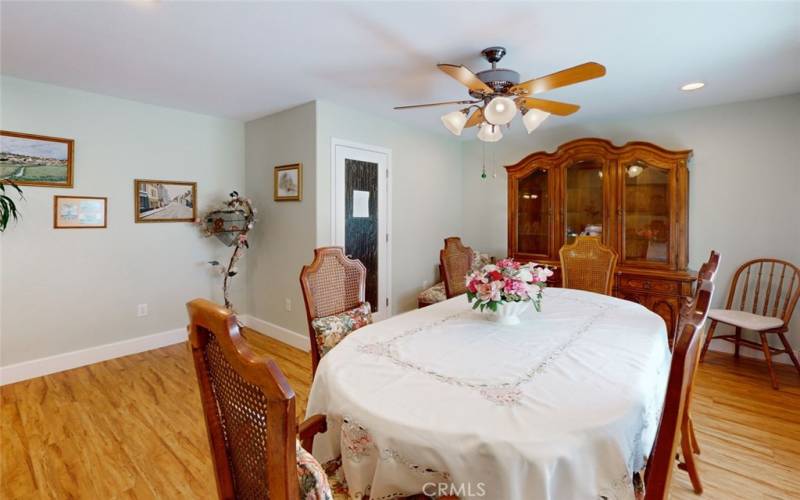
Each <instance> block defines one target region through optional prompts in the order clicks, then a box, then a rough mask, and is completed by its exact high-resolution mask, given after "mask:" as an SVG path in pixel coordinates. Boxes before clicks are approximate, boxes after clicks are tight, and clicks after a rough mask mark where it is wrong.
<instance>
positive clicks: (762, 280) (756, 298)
mask: <svg viewBox="0 0 800 500" xmlns="http://www.w3.org/2000/svg"><path fill="white" fill-rule="evenodd" d="M798 298H800V268H798V267H797V266H796V265H794V264H792V263H791V262H787V261H785V260H780V259H768V258H764V259H754V260H751V261H748V262H745V263H744V264H742V266H741V267H739V269H738V270H737V271H736V273H735V274H734V275H733V280H732V281H731V287H730V290H728V300H727V302H726V304H725V308H724V309H714V310H712V311H711V314H710V316H711V320H712V321H711V324H710V325H709V331H708V335H707V337H706V341H705V344H704V346H703V353H702V357H705V354H706V352H707V351H708V347H709V345H710V344H711V341H712V340H713V339H719V340H725V341H727V342H731V343H733V344H734V356H736V357H738V356H739V348H740V347H741V346H744V347H748V348H751V349H756V350H761V351H763V353H764V357H765V358H766V361H767V367H768V369H769V375H770V379H771V381H772V387H773V388H775V389H778V381H777V377H776V376H775V371H774V369H773V367H772V356H774V355H777V354H787V355H788V356H789V357H790V358H791V360H792V363H793V364H794V366H795V368H796V369H797V371H798V373H800V362H798V360H797V357H796V356H795V354H794V351H793V350H792V347H791V345H790V344H789V341H788V340H787V339H786V335H785V333H786V332H787V331H788V329H789V320H790V319H791V317H792V314H793V313H794V308H795V306H796V305H797V300H798ZM718 323H725V324H728V325H732V326H733V327H734V328H735V332H734V333H733V334H728V335H719V336H716V337H714V330H715V329H716V327H717V324H718ZM742 330H752V331H755V332H757V333H758V334H759V335H760V337H761V342H760V343H756V342H753V341H750V340H747V339H743V338H742ZM769 334H775V335H777V336H778V338H779V339H780V341H781V344H782V345H783V349H778V348H774V347H771V346H770V345H769V340H768V335H769ZM701 359H702V358H701Z"/></svg>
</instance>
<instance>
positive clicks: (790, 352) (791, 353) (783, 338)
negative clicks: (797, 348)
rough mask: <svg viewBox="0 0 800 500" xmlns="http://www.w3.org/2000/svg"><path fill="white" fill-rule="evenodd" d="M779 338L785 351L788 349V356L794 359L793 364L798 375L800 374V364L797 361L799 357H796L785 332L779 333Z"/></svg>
mask: <svg viewBox="0 0 800 500" xmlns="http://www.w3.org/2000/svg"><path fill="white" fill-rule="evenodd" d="M778 337H779V338H780V339H781V344H783V347H784V349H786V351H787V352H786V354H788V355H789V357H790V358H792V364H793V365H794V367H795V368H797V373H800V362H799V361H797V356H795V355H794V351H793V350H792V346H791V345H789V341H788V340H787V339H786V335H784V334H783V332H780V333H778Z"/></svg>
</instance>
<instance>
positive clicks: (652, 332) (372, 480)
mask: <svg viewBox="0 0 800 500" xmlns="http://www.w3.org/2000/svg"><path fill="white" fill-rule="evenodd" d="M669 362H670V353H669V347H668V345H667V335H666V331H665V325H664V322H663V320H662V319H661V318H660V317H659V316H657V315H656V314H654V313H652V312H650V311H648V310H647V309H645V308H644V307H642V306H640V305H638V304H635V303H633V302H628V301H623V300H620V299H615V298H611V297H606V296H602V295H597V294H593V293H588V292H580V291H575V290H566V289H558V288H550V289H547V290H546V291H545V298H544V306H543V312H541V313H536V312H535V311H533V309H529V310H528V312H527V313H526V314H525V315H524V317H523V321H522V324H520V325H516V326H501V325H498V324H495V323H492V322H490V321H488V320H487V318H486V317H485V316H484V315H483V314H481V313H478V312H474V311H472V310H471V309H470V306H469V304H468V303H467V299H466V296H461V297H456V298H453V299H450V300H448V301H446V302H441V303H438V304H435V305H432V306H429V307H426V308H424V309H420V310H416V311H412V312H408V313H405V314H401V315H399V316H395V317H393V318H389V319H387V320H385V321H381V322H379V323H376V324H374V325H370V326H368V327H365V328H363V329H360V330H358V331H356V332H354V333H352V334H351V335H350V336H348V337H347V338H346V339H345V340H344V341H343V342H342V343H341V344H339V345H338V346H336V347H335V348H334V349H333V350H332V351H331V352H330V353H328V354H327V355H326V356H325V357H324V358H323V359H322V362H321V363H320V365H319V368H318V371H317V374H316V377H315V380H314V383H313V385H312V388H311V394H310V397H309V401H308V415H312V414H317V413H322V414H326V415H327V416H328V429H329V430H328V432H327V433H325V434H324V435H320V436H318V437H317V439H316V440H315V444H314V455H316V456H317V458H318V459H320V460H322V461H326V460H330V459H333V458H335V457H337V456H339V455H340V454H341V457H342V465H343V469H344V473H345V477H346V479H347V483H348V485H349V488H350V492H351V497H352V498H359V497H360V495H363V494H367V493H368V494H370V495H371V498H372V499H373V500H378V499H385V498H394V497H397V496H403V495H409V494H414V493H420V492H425V493H431V492H432V491H433V488H435V487H437V486H431V485H430V484H431V483H434V484H436V485H438V484H445V485H449V486H446V487H448V488H451V489H450V490H448V491H449V492H452V493H456V494H459V496H460V497H462V498H469V497H475V498H479V497H483V498H488V499H497V500H513V499H525V500H531V499H536V500H539V499H542V500H543V499H553V500H569V499H576V500H586V499H599V498H603V497H605V498H609V499H617V498H620V499H630V498H633V497H634V494H633V488H632V485H631V478H632V474H633V473H634V471H637V470H639V469H640V468H641V467H642V466H643V464H644V460H645V455H646V454H647V453H649V450H650V448H651V446H652V443H653V440H654V438H655V432H656V428H657V425H658V418H659V414H660V411H661V406H662V404H663V398H664V391H665V388H666V381H667V375H668V372H669ZM426 484H428V486H425V485H426Z"/></svg>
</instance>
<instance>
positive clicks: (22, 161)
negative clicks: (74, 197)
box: [0, 130, 75, 188]
mask: <svg viewBox="0 0 800 500" xmlns="http://www.w3.org/2000/svg"><path fill="white" fill-rule="evenodd" d="M74 144H75V141H74V140H72V139H62V138H60V137H47V136H44V135H33V134H23V133H19V132H9V131H7V130H0V180H6V179H7V180H10V181H13V182H14V183H15V184H19V185H20V186H47V187H64V188H71V187H72V151H73V148H74Z"/></svg>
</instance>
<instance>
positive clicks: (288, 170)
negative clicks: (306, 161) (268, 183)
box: [274, 163, 303, 201]
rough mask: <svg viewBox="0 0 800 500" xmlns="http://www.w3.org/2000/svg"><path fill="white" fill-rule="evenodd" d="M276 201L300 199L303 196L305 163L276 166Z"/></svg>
mask: <svg viewBox="0 0 800 500" xmlns="http://www.w3.org/2000/svg"><path fill="white" fill-rule="evenodd" d="M274 177H275V178H274V182H275V196H274V198H275V201H300V200H301V199H302V196H303V164H302V163H294V164H292V165H281V166H279V167H275V176H274Z"/></svg>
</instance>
